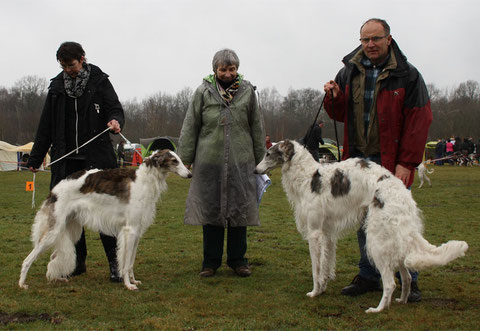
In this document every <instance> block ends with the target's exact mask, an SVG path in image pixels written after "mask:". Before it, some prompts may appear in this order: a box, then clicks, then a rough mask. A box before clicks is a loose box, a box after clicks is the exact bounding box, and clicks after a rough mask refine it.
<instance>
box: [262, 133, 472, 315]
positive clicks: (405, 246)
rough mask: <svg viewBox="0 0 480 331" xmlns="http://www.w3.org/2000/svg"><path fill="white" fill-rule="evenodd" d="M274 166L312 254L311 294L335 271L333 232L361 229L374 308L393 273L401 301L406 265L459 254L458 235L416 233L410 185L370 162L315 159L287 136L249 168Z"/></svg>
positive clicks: (416, 266)
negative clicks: (376, 294)
mask: <svg viewBox="0 0 480 331" xmlns="http://www.w3.org/2000/svg"><path fill="white" fill-rule="evenodd" d="M278 166H281V167H282V184H283V188H284V190H285V192H286V194H287V197H288V199H289V201H290V203H291V204H292V206H293V208H294V210H295V221H296V225H297V229H298V231H299V232H300V233H301V234H302V236H303V237H304V238H305V239H307V240H308V244H309V248H310V256H311V259H312V273H313V290H312V291H311V292H309V293H307V295H308V296H309V297H314V296H317V295H319V294H321V293H323V292H324V291H325V290H326V287H327V282H328V280H329V279H334V277H335V260H336V255H335V254H336V253H335V250H336V244H337V240H338V238H339V236H340V234H341V233H342V232H343V231H344V230H346V229H348V228H354V229H358V227H360V226H361V225H362V224H363V226H364V229H365V232H366V235H367V252H368V256H369V258H370V260H371V261H372V262H373V263H374V264H375V266H376V267H377V269H378V271H379V272H380V274H381V276H382V284H383V296H382V299H381V301H380V303H379V305H378V307H376V308H369V309H368V310H366V312H367V313H373V312H380V311H382V310H383V309H384V308H386V307H388V306H389V304H390V301H391V297H392V294H393V291H394V289H395V279H394V273H395V271H396V270H399V271H400V274H401V276H402V294H401V297H400V298H399V299H397V301H398V302H402V303H406V302H407V299H408V295H409V293H410V283H411V276H410V274H409V272H408V270H420V269H423V268H426V267H430V266H439V265H444V264H446V263H448V262H450V261H452V260H454V259H456V258H458V257H461V256H463V255H464V254H465V251H466V250H467V248H468V245H467V243H466V242H464V241H449V242H447V243H445V244H443V245H441V246H440V247H436V246H434V245H431V244H430V243H428V242H427V241H426V240H425V239H424V238H423V237H422V230H423V223H422V219H421V212H420V210H419V209H418V208H417V205H416V203H415V201H414V200H413V198H412V195H411V192H410V191H409V190H408V189H407V188H405V186H404V185H403V183H402V181H401V180H400V179H398V178H396V177H395V176H393V175H392V173H391V172H389V171H388V170H386V169H385V168H383V167H381V166H379V165H378V164H375V163H373V162H369V161H365V160H363V159H349V160H346V161H343V162H337V163H330V164H328V163H324V164H319V163H318V162H315V160H314V159H313V157H312V156H311V155H310V153H309V152H308V151H307V150H306V149H305V148H304V147H302V146H301V145H300V144H298V143H297V142H295V141H289V140H285V141H282V142H280V143H278V144H277V145H275V146H273V147H271V148H270V149H269V150H268V151H267V153H266V154H265V157H264V158H263V160H262V161H261V162H260V163H259V164H258V165H257V167H256V169H255V172H256V173H265V172H267V171H269V170H271V169H273V168H275V167H278Z"/></svg>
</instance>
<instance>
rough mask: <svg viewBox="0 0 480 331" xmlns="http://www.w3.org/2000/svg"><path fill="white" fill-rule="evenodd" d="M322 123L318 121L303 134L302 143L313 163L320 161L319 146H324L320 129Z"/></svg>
mask: <svg viewBox="0 0 480 331" xmlns="http://www.w3.org/2000/svg"><path fill="white" fill-rule="evenodd" d="M323 125H324V122H323V121H322V120H319V121H318V122H317V123H316V124H315V125H314V126H313V127H311V128H309V129H308V131H307V133H306V134H305V138H304V143H305V144H306V147H307V149H308V151H309V152H310V154H312V156H313V158H314V159H315V161H317V162H318V161H319V160H320V154H319V153H320V152H319V144H322V145H323V144H325V142H324V141H323V138H322V128H323Z"/></svg>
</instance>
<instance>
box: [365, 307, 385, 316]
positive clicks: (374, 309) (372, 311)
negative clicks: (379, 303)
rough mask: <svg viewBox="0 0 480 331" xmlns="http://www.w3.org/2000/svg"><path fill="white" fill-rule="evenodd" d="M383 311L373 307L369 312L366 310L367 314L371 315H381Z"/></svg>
mask: <svg viewBox="0 0 480 331" xmlns="http://www.w3.org/2000/svg"><path fill="white" fill-rule="evenodd" d="M381 311H382V309H378V308H373V307H370V308H368V309H367V310H365V312H366V313H367V314H370V313H379V312H381Z"/></svg>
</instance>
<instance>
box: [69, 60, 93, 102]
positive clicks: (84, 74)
mask: <svg viewBox="0 0 480 331" xmlns="http://www.w3.org/2000/svg"><path fill="white" fill-rule="evenodd" d="M90 71H91V67H90V65H89V64H87V63H84V64H83V68H82V69H80V72H79V73H78V75H77V77H75V78H72V77H70V76H69V75H68V74H67V73H66V72H63V82H64V83H65V91H66V92H67V94H68V96H69V97H72V98H79V97H81V96H82V94H83V91H84V90H85V86H87V82H88V79H89V78H90Z"/></svg>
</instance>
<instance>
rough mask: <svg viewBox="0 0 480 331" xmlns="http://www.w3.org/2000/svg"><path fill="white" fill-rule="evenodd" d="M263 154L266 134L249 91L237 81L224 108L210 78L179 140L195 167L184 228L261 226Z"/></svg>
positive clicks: (195, 100) (246, 84) (197, 94)
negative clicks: (258, 187)
mask: <svg viewBox="0 0 480 331" xmlns="http://www.w3.org/2000/svg"><path fill="white" fill-rule="evenodd" d="M264 153H265V133H264V129H263V118H262V115H261V113H260V110H259V107H258V103H257V99H256V95H255V91H254V88H253V86H252V85H251V84H250V83H249V82H248V81H246V80H243V79H241V82H240V87H239V89H238V91H237V93H236V94H235V97H234V98H233V100H232V102H231V103H230V104H229V105H227V104H226V103H225V102H224V100H223V99H222V97H221V96H220V94H219V93H218V91H217V87H216V82H215V78H214V77H213V75H210V76H208V77H206V78H205V79H204V81H203V83H202V85H200V86H199V87H198V88H197V90H196V91H195V93H194V95H193V98H192V101H191V103H190V105H189V108H188V110H187V114H186V116H185V119H184V122H183V127H182V131H181V134H180V140H179V155H180V157H181V158H182V161H183V162H184V163H185V164H193V178H192V181H191V184H190V190H189V192H188V197H187V203H186V209H185V224H190V225H206V224H211V225H216V226H224V227H227V226H232V227H236V226H247V225H260V220H259V217H258V205H257V198H256V195H257V192H256V183H255V175H254V173H253V172H254V169H255V166H256V165H257V164H258V163H259V162H260V161H261V160H262V158H263V155H264Z"/></svg>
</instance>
